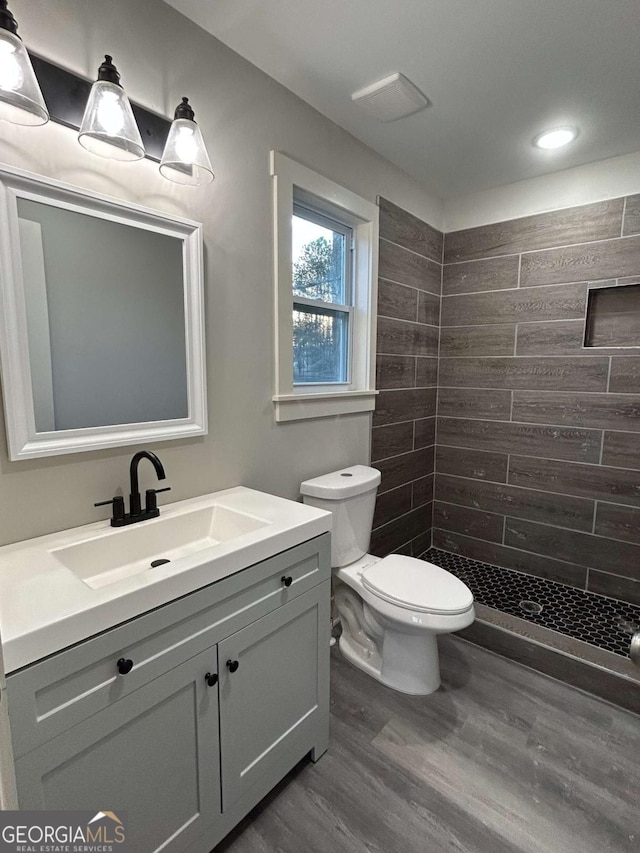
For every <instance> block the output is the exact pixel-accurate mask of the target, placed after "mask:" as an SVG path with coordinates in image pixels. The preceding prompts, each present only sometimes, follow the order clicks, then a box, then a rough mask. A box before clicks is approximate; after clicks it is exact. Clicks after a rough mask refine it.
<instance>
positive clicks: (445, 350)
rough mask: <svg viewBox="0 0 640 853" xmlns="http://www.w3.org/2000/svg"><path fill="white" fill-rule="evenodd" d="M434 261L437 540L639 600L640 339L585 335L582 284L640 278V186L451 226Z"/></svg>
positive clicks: (445, 546)
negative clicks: (594, 339)
mask: <svg viewBox="0 0 640 853" xmlns="http://www.w3.org/2000/svg"><path fill="white" fill-rule="evenodd" d="M444 260H445V266H444V269H443V291H442V293H443V295H442V313H441V322H442V328H441V336H440V375H439V389H438V427H437V453H436V471H437V474H436V485H435V503H434V535H433V542H434V545H435V546H436V547H439V548H443V549H444V550H447V551H453V552H456V553H460V554H464V555H466V556H467V557H471V558H475V559H478V560H482V561H485V562H488V563H493V564H496V565H499V566H505V567H508V568H513V569H517V570H519V571H524V572H529V573H531V574H534V575H540V576H543V577H551V578H553V579H554V580H558V581H561V582H563V583H566V584H570V585H574V586H577V587H580V588H587V589H589V590H592V591H594V592H599V593H603V594H605V595H610V596H613V597H616V598H620V599H623V600H627V601H632V602H639V601H640V350H638V349H636V350H633V349H631V350H620V349H607V348H604V349H583V348H582V341H583V337H584V330H585V313H586V304H587V289H588V286H589V285H588V282H598V283H607V284H616V283H629V282H633V281H636V280H638V281H640V196H637V195H636V196H631V197H629V198H627V199H626V200H625V199H623V198H620V199H614V200H612V201H605V202H599V203H596V204H591V205H586V206H582V207H575V208H570V209H567V210H561V211H557V212H554V213H547V214H541V215H538V216H531V217H525V218H522V219H515V220H511V221H508V222H503V223H497V224H493V225H486V226H482V227H478V228H471V229H467V230H464V231H457V232H453V233H450V234H447V235H446V237H445V253H444ZM614 322H615V321H614ZM626 325H627V324H626V320H625V333H626V331H628V330H627V329H626ZM636 340H637V344H638V345H640V336H639V337H637V339H636Z"/></svg>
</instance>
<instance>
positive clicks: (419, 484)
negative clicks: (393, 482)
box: [411, 474, 434, 509]
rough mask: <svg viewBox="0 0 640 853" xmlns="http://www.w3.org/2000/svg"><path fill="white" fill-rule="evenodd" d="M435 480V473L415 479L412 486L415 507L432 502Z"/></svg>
mask: <svg viewBox="0 0 640 853" xmlns="http://www.w3.org/2000/svg"><path fill="white" fill-rule="evenodd" d="M433 481H434V476H433V474H429V476H428V477H421V478H420V479H419V480H414V481H413V483H412V484H411V488H412V490H413V497H412V506H413V508H414V509H415V508H417V507H419V506H423V504H428V503H431V501H432V500H433Z"/></svg>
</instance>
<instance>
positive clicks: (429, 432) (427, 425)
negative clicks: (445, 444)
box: [414, 418, 436, 450]
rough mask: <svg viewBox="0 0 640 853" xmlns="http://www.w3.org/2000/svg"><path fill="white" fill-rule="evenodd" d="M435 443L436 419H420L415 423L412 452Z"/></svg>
mask: <svg viewBox="0 0 640 853" xmlns="http://www.w3.org/2000/svg"><path fill="white" fill-rule="evenodd" d="M435 441H436V419H435V418H422V419H421V420H419V421H416V422H415V439H414V450H418V449H419V448H420V447H430V446H431V445H432V444H435Z"/></svg>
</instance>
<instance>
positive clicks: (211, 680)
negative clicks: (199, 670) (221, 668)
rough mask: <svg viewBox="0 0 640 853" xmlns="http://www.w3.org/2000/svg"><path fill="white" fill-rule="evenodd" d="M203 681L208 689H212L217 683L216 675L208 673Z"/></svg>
mask: <svg viewBox="0 0 640 853" xmlns="http://www.w3.org/2000/svg"><path fill="white" fill-rule="evenodd" d="M204 680H205V681H206V682H207V684H208V685H209V687H214V686H215V685H216V684H217V683H218V674H217V673H215V672H214V673H211V672H208V673H207V674H206V675H205V677H204Z"/></svg>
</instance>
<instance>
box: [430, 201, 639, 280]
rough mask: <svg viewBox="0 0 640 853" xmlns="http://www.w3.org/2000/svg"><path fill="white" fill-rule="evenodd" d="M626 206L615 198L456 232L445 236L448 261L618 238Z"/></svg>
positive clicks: (445, 258) (446, 258) (446, 260)
mask: <svg viewBox="0 0 640 853" xmlns="http://www.w3.org/2000/svg"><path fill="white" fill-rule="evenodd" d="M623 203H624V200H623V199H621V198H620V199H613V200H611V201H601V202H596V203H595V204H587V205H584V206H581V207H571V208H567V209H565V210H558V211H553V212H551V213H540V214H536V215H535V216H525V217H522V218H521V219H511V220H508V221H506V222H497V223H495V224H492V225H482V226H480V227H478V228H467V229H465V230H463V231H454V232H452V233H450V234H447V235H446V237H445V248H444V261H445V263H446V264H449V263H453V262H454V261H468V260H472V259H474V258H488V257H492V256H494V255H511V254H517V253H519V252H527V251H531V250H533V249H542V248H544V247H545V246H569V245H572V244H574V243H586V242H589V241H591V240H606V239H607V238H610V237H617V236H618V235H619V234H620V228H621V225H622V209H623Z"/></svg>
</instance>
